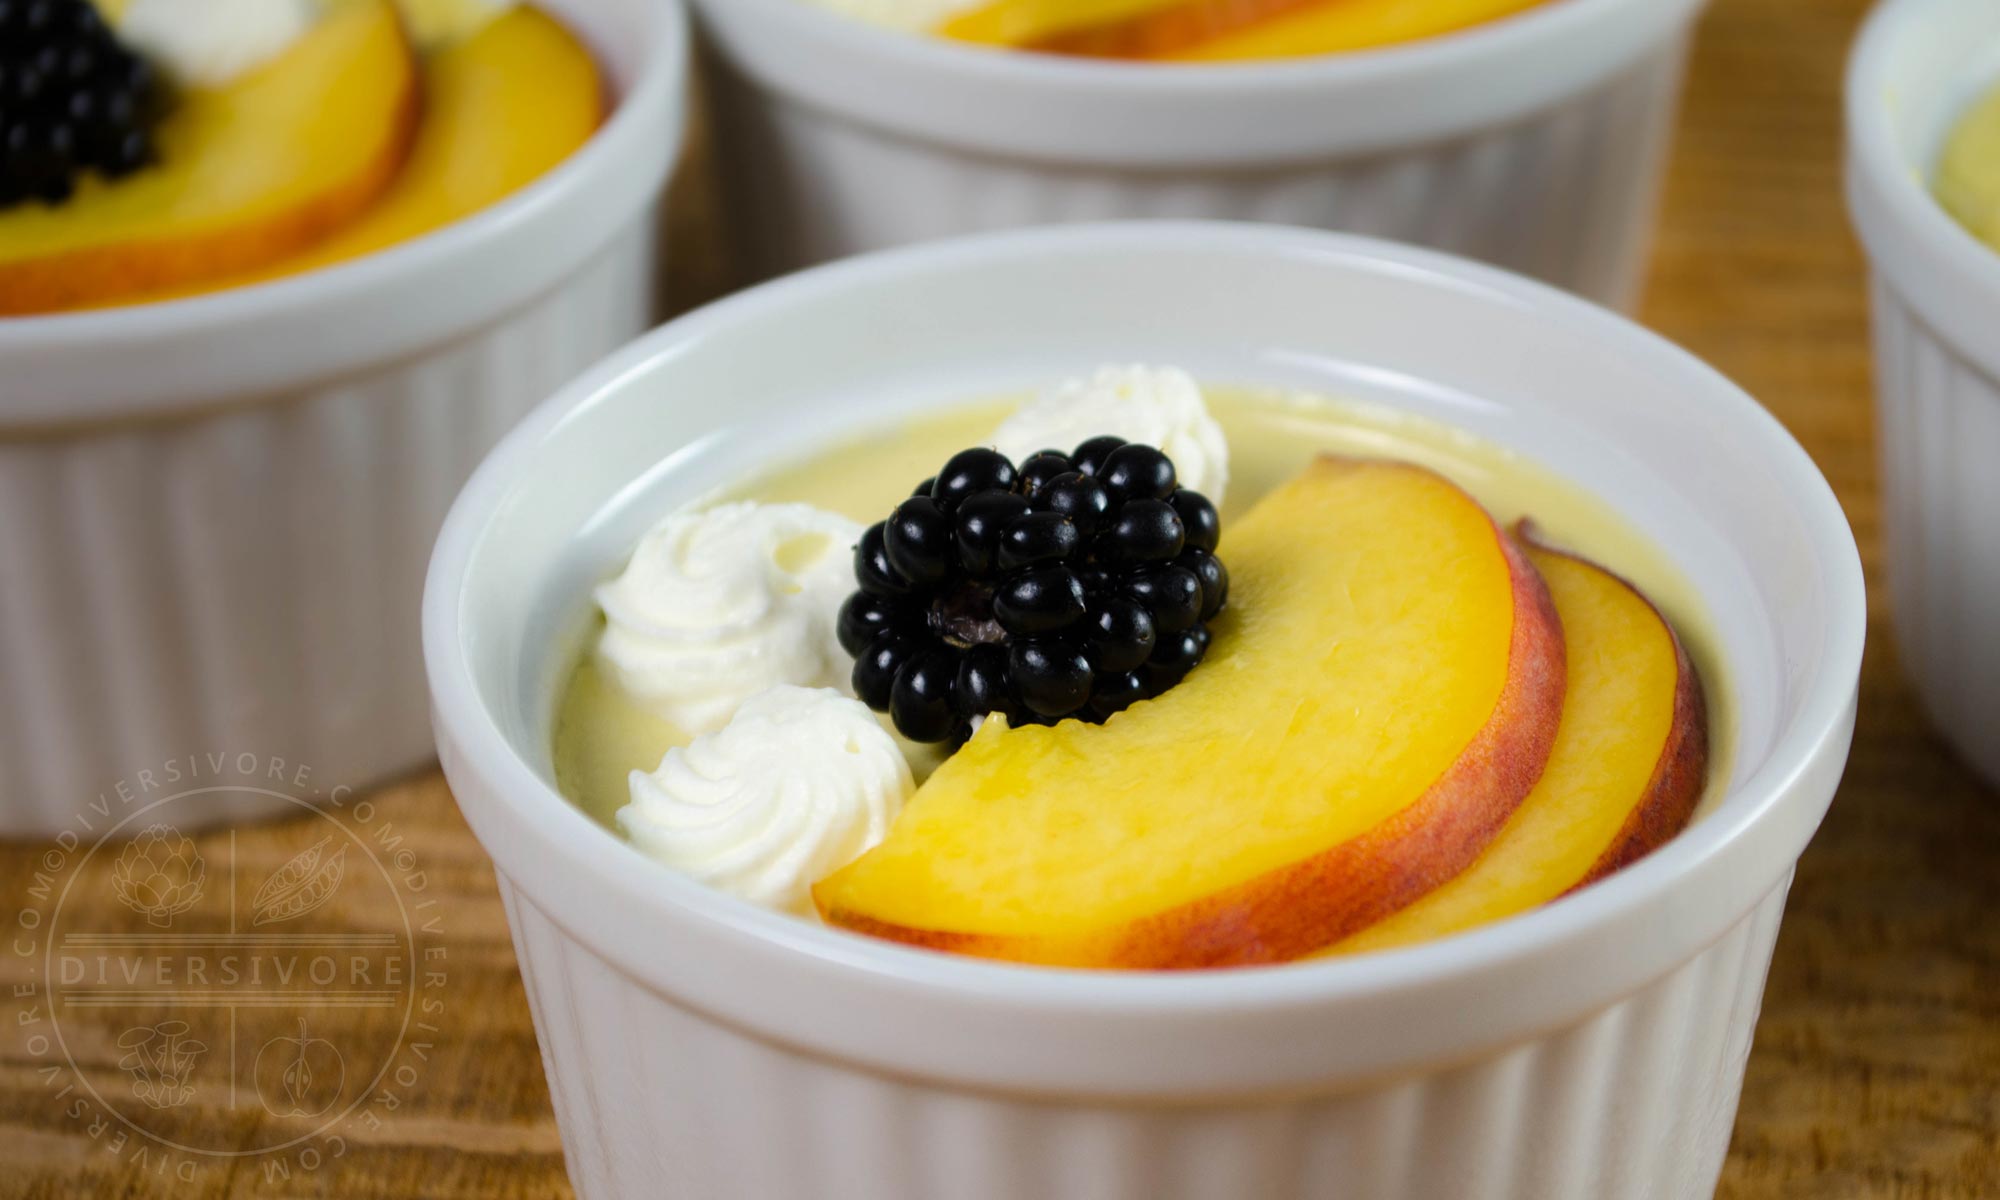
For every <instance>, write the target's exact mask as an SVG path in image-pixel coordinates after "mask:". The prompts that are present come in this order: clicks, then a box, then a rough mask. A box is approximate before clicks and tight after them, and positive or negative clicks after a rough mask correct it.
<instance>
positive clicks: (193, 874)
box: [111, 825, 204, 928]
mask: <svg viewBox="0 0 2000 1200" xmlns="http://www.w3.org/2000/svg"><path fill="white" fill-rule="evenodd" d="M203 874H204V873H203V868H202V862H201V855H200V854H199V853H198V852H197V851H196V850H195V848H194V843H193V842H192V841H190V840H188V839H187V838H186V837H183V836H182V835H181V832H180V830H178V829H175V828H173V827H172V826H171V825H154V826H151V827H149V828H148V829H147V830H146V831H145V832H144V833H142V834H140V835H139V836H138V837H136V838H134V839H132V840H131V841H130V842H128V843H126V846H125V849H124V850H122V851H121V852H120V853H119V855H118V862H117V864H116V865H115V866H114V867H113V868H112V872H111V886H112V888H113V890H115V891H116V892H117V894H118V898H119V899H120V900H122V901H124V902H125V905H126V907H128V908H130V909H131V910H132V911H133V912H136V913H138V914H139V915H141V916H143V917H145V918H146V923H147V924H149V925H158V926H161V927H162V928H164V927H166V926H167V925H170V924H172V923H173V919H174V916H175V915H176V914H178V913H184V912H186V911H187V910H188V909H190V908H193V907H194V904H195V901H197V900H199V899H201V885H202V881H203Z"/></svg>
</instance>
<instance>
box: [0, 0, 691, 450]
mask: <svg viewBox="0 0 2000 1200" xmlns="http://www.w3.org/2000/svg"><path fill="white" fill-rule="evenodd" d="M653 7H654V8H655V10H656V12H657V13H658V14H660V18H661V19H660V21H659V24H658V28H657V30H656V32H655V36H654V38H653V39H652V41H651V45H650V46H649V48H648V50H647V52H646V56H645V60H644V65H643V67H642V69H641V70H640V72H639V74H638V76H637V77H636V78H635V79H634V81H633V83H632V85H631V86H630V87H629V88H626V89H624V90H623V91H622V92H620V93H619V94H617V96H616V97H615V103H614V105H613V107H612V110H611V113H610V116H609V118H608V119H607V120H605V121H604V123H603V124H601V125H600V126H599V127H598V128H597V129H595V130H594V131H592V133H591V135H590V137H589V138H588V139H587V140H586V141H585V142H584V144H583V145H582V146H579V147H578V148H577V149H576V150H574V151H572V152H571V153H570V154H569V155H568V156H566V157H565V158H563V159H562V160H561V161H560V162H558V163H556V164H555V165H554V166H553V167H551V168H549V169H548V170H547V171H545V172H543V173H542V174H541V175H540V176H538V177H537V178H535V179H534V180H532V181H530V182H529V183H527V184H526V185H524V186H523V187H520V188H518V189H516V190H515V191H513V192H511V193H509V194H507V195H506V196H504V197H502V198H501V199H499V200H498V201H496V202H494V203H492V204H489V205H487V206H485V207H484V208H481V209H479V210H478V211H477V212H474V213H472V214H470V215H468V216H465V217H461V218H459V219H458V220H456V221H452V222H450V223H448V224H446V225H444V226H441V227H439V228H437V229H434V230H431V231H429V232H427V233H424V234H421V235H419V236H417V237H413V238H408V239H406V240H404V241H400V242H397V243H395V244H393V245H390V246H386V247H383V248H382V249H380V250H375V251H371V252H370V253H368V254H365V255H362V256H361V257H359V258H355V259H350V260H348V261H345V262H339V263H333V264H330V265H327V266H324V267H316V268H313V269H311V270H308V271H305V272H302V273H300V274H297V275H288V276H284V277H282V278H278V279H271V280H264V281H260V282H257V283H251V284H245V285H242V286H237V287H229V288H226V289H223V290H221V291H215V292H203V293H200V294H197V295H192V296H182V297H176V298H172V299H167V300H157V301H146V302H142V303H137V304H127V305H119V306H115V307H110V308H102V309H87V310H81V311H70V312H57V313H44V314H35V315H29V316H18V317H5V318H0V354H5V353H7V352H8V351H9V350H10V349H15V348H19V347H25V346H30V345H32V346H35V347H36V348H42V347H44V346H47V345H48V344H50V343H56V342H60V343H65V344H68V345H73V346H77V347H87V346H91V345H101V344H103V343H105V342H107V341H115V340H123V339H131V340H154V339H158V338H162V337H179V336H190V335H194V334H198V333H203V332H207V331H209V330H211V329H213V328H215V327H218V326H224V327H226V326H228V325H231V324H235V323H238V322H240V321H242V320H243V318H244V317H245V315H246V314H248V313H251V312H256V313H259V314H265V315H268V314H269V313H270V312H271V310H273V309H274V308H276V309H293V310H306V309H311V308H317V307H325V306H328V305H331V304H335V303H338V302H340V301H343V300H351V299H353V298H354V297H355V296H357V295H360V294H363V293H367V292H371V291H388V290H392V289H393V288H394V287H395V286H396V285H397V284H399V283H400V282H402V281H404V280H407V279H411V278H414V277H417V276H422V275H426V274H430V273H432V272H435V271H438V270H440V269H441V268H446V267H448V266H449V265H450V263H451V262H452V261H454V260H456V259H459V258H462V257H463V256H465V255H468V254H474V253H478V252H479V251H480V250H481V249H483V248H484V247H485V246H486V245H487V244H488V243H491V242H493V241H496V240H499V239H502V238H504V237H505V236H506V235H507V234H509V233H511V232H512V231H513V230H514V229H516V228H517V227H519V226H522V225H525V224H529V223H531V222H533V221H534V220H535V219H536V218H538V217H540V216H541V215H542V214H543V213H544V212H546V211H547V210H549V209H551V208H554V207H557V206H560V205H562V204H563V203H564V202H565V200H566V198H567V197H568V196H569V195H571V194H573V193H576V192H578V191H579V190H581V189H583V188H584V187H585V186H586V185H587V182H588V180H587V176H589V175H595V174H597V173H599V172H600V171H601V168H600V167H599V166H598V164H599V163H601V162H608V161H611V160H613V159H614V158H615V157H616V156H617V155H618V153H619V152H620V150H621V148H622V145H623V144H624V143H627V142H630V141H631V140H633V139H634V138H635V137H637V136H639V127H640V126H641V125H643V124H645V123H647V122H649V121H650V119H651V118H650V117H649V116H648V111H649V110H657V109H660V108H665V107H670V106H671V95H672V91H673V89H674V87H675V86H676V81H677V77H678V76H680V75H682V74H683V73H684V68H685V65H686V61H687V57H688V49H689V45H690V41H691V34H690V31H689V25H688V18H687V12H686V9H685V8H684V7H683V5H682V4H681V3H680V2H679V0H666V2H664V3H660V2H655V3H654V5H653ZM669 136H670V137H671V139H672V145H671V146H670V147H669V149H670V151H672V150H676V149H677V147H678V146H679V144H680V142H681V141H682V140H684V139H683V134H682V133H681V131H680V130H679V129H678V127H676V128H675V129H674V130H673V131H672V132H671V133H670V135H669ZM670 157H671V155H670ZM613 232H615V231H614V230H607V231H605V234H606V236H607V237H608V236H610V234H611V233H613ZM4 416H5V415H4V414H0V419H4Z"/></svg>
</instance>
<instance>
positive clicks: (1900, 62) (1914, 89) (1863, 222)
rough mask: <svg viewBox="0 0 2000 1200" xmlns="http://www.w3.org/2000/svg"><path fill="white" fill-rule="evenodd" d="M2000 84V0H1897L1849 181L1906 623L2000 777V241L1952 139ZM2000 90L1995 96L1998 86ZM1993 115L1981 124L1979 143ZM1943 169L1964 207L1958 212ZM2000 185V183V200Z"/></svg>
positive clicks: (1965, 747) (1852, 111)
mask: <svg viewBox="0 0 2000 1200" xmlns="http://www.w3.org/2000/svg"><path fill="white" fill-rule="evenodd" d="M1995 87H2000V10H1996V9H1995V8H1994V7H1993V6H1992V5H1990V4H1985V3H1981V2H1980V0H1890V2H1889V3H1884V4H1882V5H1881V6H1880V7H1878V8H1877V9H1876V11H1875V13H1874V15H1873V16H1872V17H1870V18H1869V21H1868V24H1867V26H1866V28H1865V29H1864V30H1863V31H1862V34H1861V37H1860V40H1859V41H1858V42H1857V43H1856V45H1855V48H1854V54H1853V58H1852V60H1851V61H1850V63H1849V65H1848V75H1847V195H1848V205H1849V208H1850V210H1851V212H1852V215H1853V219H1854V224H1855V228H1856V229H1857V230H1858V231H1859V232H1860V235H1861V241H1862V244H1863V245H1864V246H1865V247H1866V249H1867V251H1868V259H1869V264H1870V267H1871V269H1872V272H1873V300H1874V323H1875V373H1876V389H1877V400H1878V405H1879V409H1880V411H1879V423H1880V429H1881V438H1882V488H1883V503H1884V507H1885V510H1886V518H1887V534H1886V537H1885V539H1884V540H1885V544H1886V545H1885V548H1886V553H1887V555H1888V560H1889V596H1890V604H1891V615H1892V617H1893V619H1894V623H1895V630H1896V639H1897V643H1898V645H1899V647H1900V649H1901V652H1902V657H1903V661H1904V662H1905V664H1906V665H1907V666H1908V668H1909V670H1910V673H1911V675H1912V676H1913V677H1914V678H1915V680H1916V684H1917V693H1918V695H1919V696H1920V697H1921V698H1922V700H1923V702H1924V706H1925V707H1926V708H1927V709H1928V710H1929V711H1930V714H1931V716H1932V717H1933V718H1934V719H1935V720H1936V722H1937V724H1938V726H1939V728H1940V729H1942V730H1943V732H1944V734H1945V736H1946V737H1947V738H1949V739H1950V741H1951V742H1952V744H1953V745H1954V746H1956V747H1957V749H1958V751H1959V752H1960V753H1961V754H1962V755H1963V756H1964V757H1965V759H1966V761H1968V762H1969V763H1971V764H1972V766H1973V767H1974V768H1975V769H1977V770H1978V771H1979V772H1980V773H1981V774H1982V775H1984V776H1985V777H1986V778H1987V779H1989V780H1993V781H1996V782H2000V719H1996V717H1995V715H1994V714H1995V713H1996V712H2000V631H1996V630H1995V628H1994V626H1993V622H1992V620H1991V619H1990V617H1989V614H1990V610H1991V604H1992V597H1993V595H1994V589H1995V588H1996V587H2000V546H1996V545H1995V543H1994V541H1993V538H1992V536H1991V534H1990V531H1989V530H1988V527H1987V522H1988V521H1989V520H1990V514H1991V513H1992V511H1993V507H1994V504H1995V502H1996V499H2000V493H1996V491H1995V485H1994V474H1993V471H1992V469H1991V465H1990V458H1991V451H1992V448H1993V447H1994V446H1995V445H1996V444H2000V342H1996V341H1995V339H1994V337H1993V321H1994V316H1995V314H2000V251H1996V250H1995V249H1994V247H1992V246H1989V245H1986V244H1983V243H1982V242H1981V241H1980V240H1979V238H1978V237H1976V236H1975V234H1974V232H1973V230H1974V229H1975V228H1977V227H1979V226H1980V225H1981V224H1982V223H1981V221H1980V219H1979V216H1978V213H1977V212H1976V211H1975V209H1976V207H1977V206H1978V204H1979V180H1978V178H1977V177H1976V176H1975V175H1973V174H1972V173H1970V172H1967V171H1965V170H1964V169H1963V168H1962V167H1961V168H1958V169H1956V170H1953V171H1952V172H1951V173H1949V174H1942V175H1941V174H1940V169H1941V167H1951V166H1952V165H1953V164H1952V163H1950V162H1948V161H1943V160H1942V156H1943V155H1944V154H1945V151H1946V147H1947V143H1948V141H1949V139H1950V138H1951V136H1952V134H1953V133H1954V131H1955V130H1958V129H1960V128H1961V126H1962V124H1963V122H1965V121H1966V120H1967V119H1969V118H1970V119H1976V115H1977V113H1978V110H1979V104H1980V101H1981V98H1982V97H1983V96H1986V95H1987V94H1988V93H1989V92H1991V90H1992V89H1994V88H1995ZM1988 103H1989V104H1990V103H1991V102H1990V101H1988ZM1978 135H1979V129H1978V128H1973V129H1971V130H1969V131H1968V140H1969V146H1968V148H1969V149H1974V150H1976V139H1977V138H1978ZM1934 185H1935V186H1937V187H1939V188H1940V190H1941V191H1942V192H1943V193H1944V195H1945V198H1946V200H1947V201H1949V202H1950V203H1952V204H1953V206H1954V209H1955V210H1956V211H1959V212H1960V213H1961V214H1962V216H1963V219H1964V220H1965V221H1966V222H1967V223H1966V224H1961V223H1960V221H1959V220H1954V218H1953V216H1952V215H1951V213H1950V212H1948V211H1947V209H1946V207H1945V205H1944V204H1943V203H1941V202H1940V199H1939V197H1938V196H1936V195H1933V193H1932V190H1931V189H1932V187H1933V186H1934ZM1995 199H1996V197H1991V196H1989V197H1987V202H1988V203H1992V202H1993V201H1994V200H1995Z"/></svg>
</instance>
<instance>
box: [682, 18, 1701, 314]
mask: <svg viewBox="0 0 2000 1200" xmlns="http://www.w3.org/2000/svg"><path fill="white" fill-rule="evenodd" d="M1702 2H1703V0H1552V2H1551V3H1549V4H1547V5H1546V6H1545V7H1542V8H1539V9H1535V10H1532V11H1530V12H1528V13H1525V14H1523V15H1521V16H1518V17H1516V18H1513V19H1510V20H1505V21H1501V22H1497V23H1495V24H1493V25H1491V26H1487V27H1484V28H1477V29H1473V30H1470V31H1467V32H1464V33H1460V34H1457V35H1453V36H1449V37H1442V38H1437V39H1434V40H1430V41H1425V42H1420V43H1412V44H1410V45H1406V46H1398V47H1393V48H1389V49H1385V50H1380V51H1374V52H1368V53H1358V54H1346V55H1333V56H1328V57H1324V58H1319V59H1313V60H1302V61H1291V62H1267V63H1253V64H1243V65H1228V66H1161V65H1133V64H1128V63H1113V62H1093V61H1087V60H1074V59H1062V58H1055V57H1052V56H1045V55H1031V54H1020V53H1013V52H1004V51H991V50H983V49H977V48H968V47H964V46H959V45H955V44H953V43H950V42H946V41H944V40H941V39H936V38H928V37H920V36H914V35H908V34H901V33H896V32H892V31H886V30H882V29H878V28H876V27H873V26H870V25H865V24H862V23H860V22H857V21H853V20H850V19H848V18H845V17H842V16H838V15H834V14H832V13H829V12H827V11H825V10H823V9H821V8H819V7H818V6H817V5H815V4H813V3H811V2H810V0H694V8H695V10H696V15H697V18H698V20H699V23H700V26H701V28H702V29H703V31H704V33H705V34H706V37H707V40H708V42H709V43H710V44H711V45H712V47H713V49H714V51H715V53H714V54H713V55H711V57H712V58H713V59H714V60H715V61H714V63H713V64H712V66H713V68H714V69H713V70H711V71H710V72H709V74H710V76H711V77H712V78H713V80H714V83H715V85H716V86H715V89H714V91H715V101H716V102H715V106H714V107H715V111H716V113H717V116H718V120H719V127H720V131H721V133H720V137H719V139H718V141H719V144H720V145H722V146H724V147H726V148H727V153H726V154H725V155H724V156H723V162H722V166H723V168H724V178H725V181H726V182H727V183H728V184H729V185H730V196H731V204H730V206H729V209H730V215H731V217H732V219H733V221H734V223H735V226H736V232H737V235H738V236H737V244H738V247H739V251H740V254H741V257H742V259H743V261H744V263H745V264H747V265H748V266H749V267H750V268H751V269H753V270H754V271H756V272H757V273H772V272H776V271H780V270H789V269H791V268H794V267H798V266H804V265H808V264H811V263H816V262H821V261H825V260H827V259H832V258H837V257H840V256H842V255H846V254H852V253H856V252H859V251H864V250H874V249H880V248H883V247H887V246H893V245H900V244H903V243H907V242H913V241H920V240H925V239H929V238H936V237H942V236H947V235H951V234H960V233H970V232H976V231H981V230H992V229H1001V228H1008V227H1014V226H1020V225H1030V224H1041V223H1054V222H1063V221H1096V220H1106V219H1111V218H1125V217H1207V218H1226V219H1232V220H1250V221H1274V222H1280V223H1285V224H1293V225H1305V226H1313V227H1323V228H1330V229H1342V230H1348V231H1351V232H1356V233H1367V234H1374V235H1376V236H1380V237H1391V238H1396V239H1398V240H1401V241H1410V242H1418V243H1422V244H1426V245H1430V246H1435V247H1437V248H1440V249H1444V250H1451V251H1454V252H1456V253H1459V254H1466V255H1470V256H1472V257H1474V258H1480V259H1484V260H1486V261H1488V262H1493V263H1497V264H1499V265H1501V266H1506V267H1511V268H1513V269H1515V270H1519V271H1524V272H1526V273H1528V274H1531V275H1536V276H1539V277H1540V278H1542V279H1545V280H1548V281H1549V282H1552V283H1556V284H1559V285H1561V286H1564V287H1568V288H1572V289H1574V290H1576V291H1578V292H1581V293H1583V294H1584V295H1587V296H1590V297H1592V298H1593V299H1597V300H1600V301H1603V302H1605V303H1608V304H1613V305H1619V306H1626V305H1629V304H1630V303H1631V302H1632V301H1633V300H1634V299H1635V298H1636V296H1637V293H1638V288H1639V284H1640V281H1641V277H1642V274H1643V271H1644V267H1645V259H1646V254H1647V251H1648V249H1649V246H1650V241H1651V233H1652V224H1653V217H1654V212H1655V209H1656V205H1657V198H1658V193H1659V185H1660V180H1661V176H1662V171H1663V168H1664V166H1665V162H1666V157H1667V151H1668V148H1669V145H1670V143H1671V141H1672V131H1673V124H1674V116H1675V109H1676V106H1677V101H1678V97H1679V89H1680V81H1681V75H1682V64H1683V59H1684V57H1685V51H1686V44H1687V40H1688V34H1689V26H1690V25H1691V23H1692V21H1693V18H1694V17H1695V15H1696V13H1697V12H1698V11H1699V10H1700V8H1701V6H1702Z"/></svg>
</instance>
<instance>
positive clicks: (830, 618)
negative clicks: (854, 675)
mask: <svg viewBox="0 0 2000 1200" xmlns="http://www.w3.org/2000/svg"><path fill="white" fill-rule="evenodd" d="M860 538H861V527H860V526H859V525H857V524H855V523H854V522H853V521H850V520H848V519H847V518H846V517H843V516H840V515H839V514H837V513H830V512H827V511H825V510H824V509H819V508H815V507H813V506H812V505H809V504H752V503H738V504H723V505H718V506H717V507H714V508H710V509H705V510H702V511H698V512H685V513H675V514H673V515H672V516H669V517H667V518H666V519H665V520H664V521H661V522H660V523H659V524H658V525H656V526H654V527H653V529H652V530H651V532H649V533H647V534H646V536H645V538H644V539H643V540H641V541H640V543H639V548H638V549H637V550H636V551H634V552H633V555H632V559H631V562H630V563H628V564H627V565H626V568H625V571H624V573H623V574H622V575H620V576H619V577H618V578H616V579H614V580H612V581H611V582H610V583H607V584H605V585H603V586H602V587H600V588H598V589H597V603H598V606H599V607H600V608H602V609H603V610H604V617H605V629H604V635H603V637H601V638H600V639H599V640H598V645H597V655H598V661H599V663H600V664H601V665H602V666H603V667H604V668H605V670H606V672H607V674H608V675H609V677H610V678H611V679H612V680H613V681H614V682H615V683H616V684H617V685H618V686H619V687H620V688H621V689H623V690H624V692H625V693H626V695H628V696H629V697H631V699H632V700H633V701H634V702H636V703H638V704H640V705H642V706H644V707H645V708H646V709H648V710H649V711H651V712H653V713H654V714H656V715H658V716H659V717H661V718H662V719H664V720H666V721H668V722H669V723H671V724H673V725H674V726H675V727H676V728H678V729H680V730H681V731H682V732H684V733H687V734H689V735H699V734H704V733H713V732H715V731H716V730H719V729H721V728H722V727H723V726H724V725H726V724H727V723H728V722H729V719H730V717H731V716H732V715H733V714H734V713H735V712H736V710H737V708H738V706H739V705H741V704H742V703H743V702H744V701H745V700H747V699H749V698H750V697H751V696H754V695H756V694H757V693H759V692H762V691H763V690H765V689H766V688H769V687H772V686H774V685H776V684H781V683H782V684H794V685H798V686H802V687H832V688H839V689H842V690H845V689H846V688H847V687H848V686H849V684H848V676H849V674H850V672H851V670H852V662H851V660H850V659H849V658H848V656H847V654H846V652H845V651H843V650H842V649H841V648H840V644H839V642H838V640H837V639H836V638H835V636H834V619H835V617H836V616H837V615H838V614H839V611H840V605H841V603H842V601H844V600H845V599H846V598H847V595H848V593H850V592H851V591H853V589H854V571H853V555H852V554H851V550H852V548H853V546H854V544H855V543H856V542H857V541H859V540H860Z"/></svg>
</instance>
